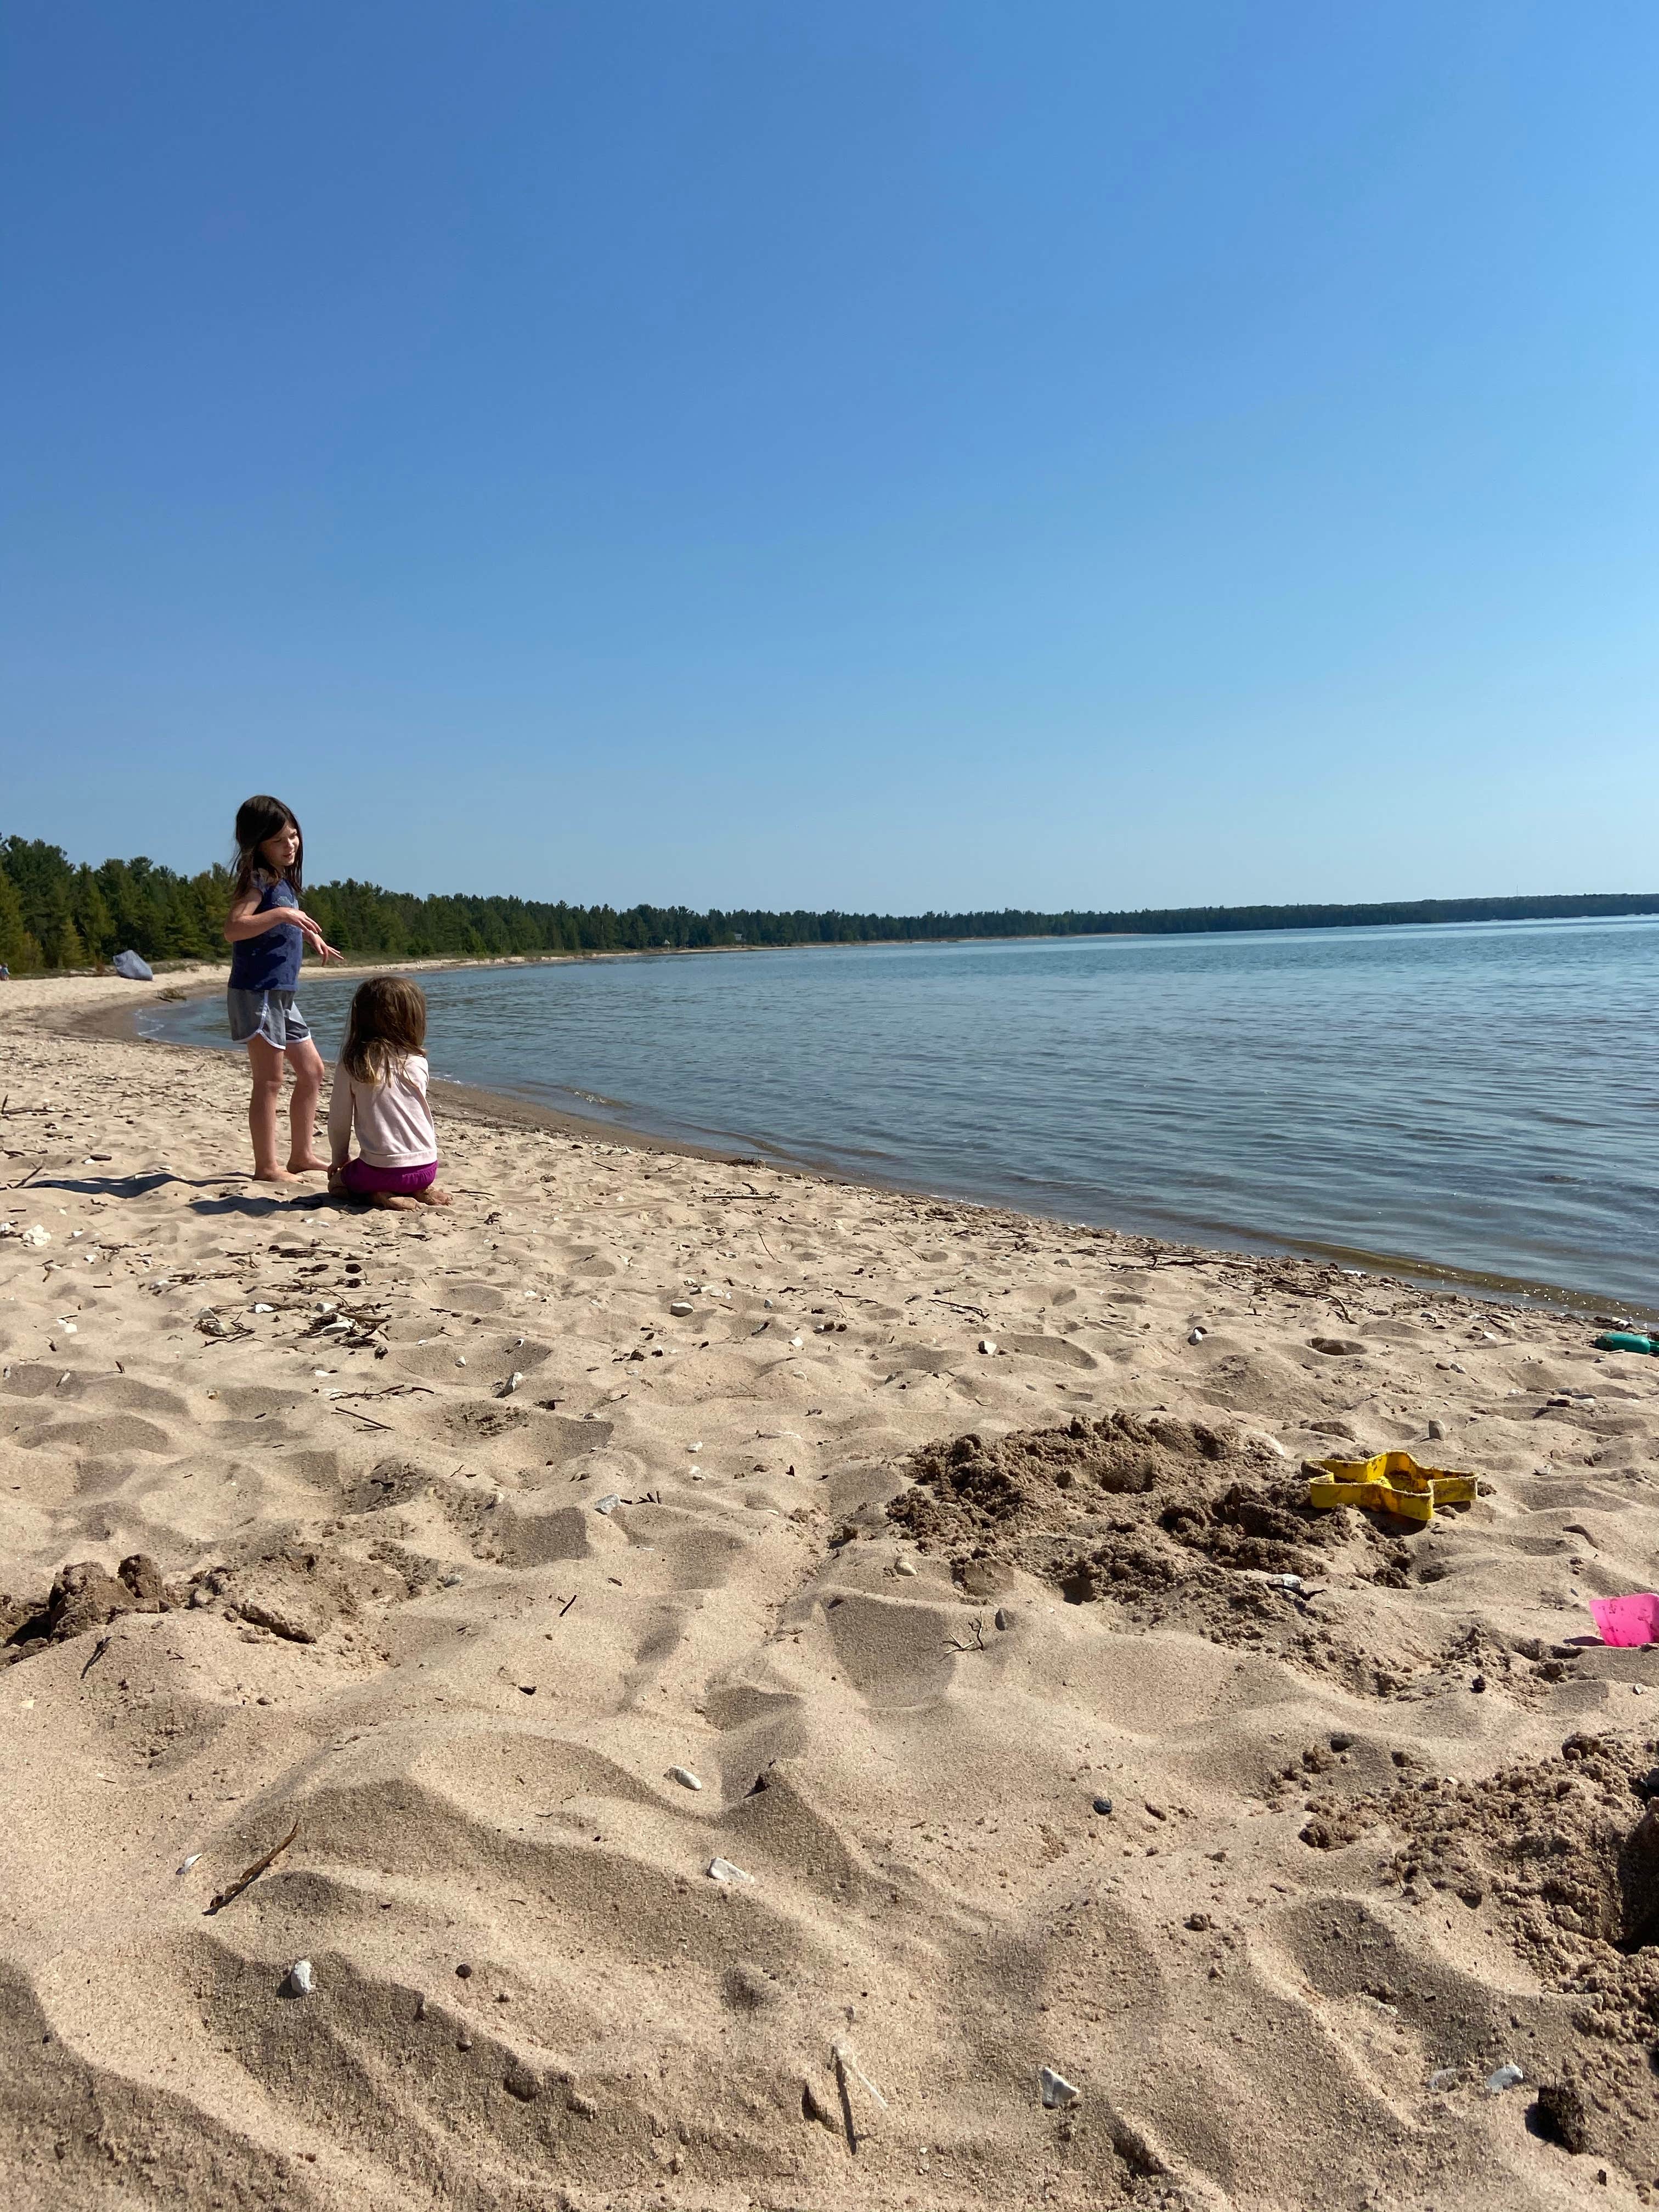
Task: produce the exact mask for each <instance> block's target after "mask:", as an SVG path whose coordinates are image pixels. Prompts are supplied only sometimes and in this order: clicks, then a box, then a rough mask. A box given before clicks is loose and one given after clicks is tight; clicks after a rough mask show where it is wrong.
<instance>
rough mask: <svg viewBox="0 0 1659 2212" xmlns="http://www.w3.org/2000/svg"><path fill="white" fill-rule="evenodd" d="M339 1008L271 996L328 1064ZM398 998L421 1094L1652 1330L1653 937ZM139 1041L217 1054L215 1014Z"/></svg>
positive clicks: (804, 965) (1655, 1192) (591, 977)
mask: <svg viewBox="0 0 1659 2212" xmlns="http://www.w3.org/2000/svg"><path fill="white" fill-rule="evenodd" d="M355 980H357V979H356V978H352V977H343V976H340V975H324V974H323V973H322V971H320V970H318V971H315V972H313V970H311V969H309V968H308V969H307V974H306V977H305V979H304V987H303V989H302V992H301V1004H302V1006H303V1007H304V1009H305V1011H306V1013H307V1018H309V1019H310V1021H311V1022H312V1024H313V1028H314V1030H315V1032H316V1035H317V1038H318V1042H319V1045H320V1046H321V1047H322V1048H323V1050H324V1052H325V1054H327V1055H328V1056H329V1057H330V1058H332V1056H333V1054H334V1052H335V1050H336V1049H337V1046H338V1042H339V1038H340V1035H341V1032H342V1029H343V1019H344V1013H345V1007H346V1002H347V1000H348V999H349V995H350V992H351V989H352V987H353V982H354V981H355ZM421 980H422V982H423V984H424V986H425V988H426V992H427V995H428V1000H429V1002H430V1006H431V1029H430V1036H429V1050H430V1054H431V1058H432V1063H433V1067H434V1071H435V1073H438V1074H441V1075H447V1076H450V1077H453V1078H454V1079H457V1080H459V1081H463V1082H467V1083H473V1084H478V1085H485V1086H487V1087H489V1088H490V1089H493V1090H496V1091H509V1092H512V1093H513V1094H515V1095H517V1096H519V1097H524V1098H527V1099H531V1100H534V1101H537V1102H539V1103H543V1104H546V1105H550V1106H556V1107H560V1108H563V1109H567V1110H569V1111H574V1112H577V1113H580V1114H584V1115H588V1116H589V1117H591V1118H592V1119H595V1120H599V1121H611V1122H612V1123H615V1124H617V1125H619V1126H621V1127H629V1128H635V1129H639V1130H642V1131H648V1132H653V1133H659V1134H661V1135H664V1136H670V1137H681V1138H692V1139H700V1140H702V1141H705V1142H710V1143H714V1144H718V1145H721V1146H732V1147H735V1148H737V1149H739V1150H744V1151H750V1152H757V1153H760V1154H763V1155H767V1156H770V1157H774V1158H782V1159H793V1160H799V1161H809V1162H816V1163H820V1164H828V1165H830V1166H833V1167H836V1168H839V1169H842V1170H847V1171H848V1172H850V1173H852V1174H854V1175H857V1176H862V1177H865V1178H867V1179H871V1180H876V1181H883V1182H894V1183H898V1184H902V1185H904V1186H906V1187H908V1188H916V1189H923V1190H930V1191H936V1192H939V1193H941V1194H947V1195H950V1196H954V1197H961V1198H968V1199H976V1200H987V1201H991V1202H994V1203H999V1204H1005V1205H1009V1206H1018V1207H1021V1208H1024V1210H1026V1211H1028V1212H1037V1213H1047V1214H1055V1215H1060V1216H1062V1217H1064V1218H1066V1219H1069V1220H1075V1221H1087V1222H1103V1223H1109V1224H1111V1225H1114V1226H1116V1227H1120V1228H1128V1229H1139V1230H1146V1231H1152V1232H1153V1233H1154V1234H1157V1235H1159V1236H1163V1237H1174V1238H1176V1239H1181V1240H1187V1241H1192V1242H1197V1243H1218V1244H1228V1245H1243V1246H1247V1247H1250V1248H1254V1249H1281V1250H1297V1251H1304V1252H1314V1253H1320V1254H1334V1255H1337V1256H1339V1257H1340V1258H1341V1259H1343V1260H1344V1261H1346V1262H1347V1263H1348V1264H1352V1265H1356V1266H1362V1267H1363V1266H1367V1265H1370V1264H1377V1265H1384V1266H1389V1267H1398V1268H1403V1269H1405V1270H1407V1271H1408V1272H1413V1273H1419V1274H1421V1273H1425V1272H1426V1273H1434V1272H1437V1271H1445V1272H1446V1273H1449V1274H1452V1275H1454V1276H1456V1277H1462V1278H1468V1279H1476V1280H1480V1281H1486V1282H1487V1283H1490V1284H1491V1285H1492V1286H1493V1287H1495V1288H1497V1287H1503V1288H1527V1289H1535V1290H1537V1291H1541V1292H1543V1293H1546V1294H1549V1293H1558V1292H1567V1293H1577V1294H1580V1295H1582V1296H1584V1297H1589V1299H1591V1300H1593V1301H1595V1300H1599V1301H1601V1302H1603V1303H1605V1304H1607V1305H1608V1306H1609V1307H1610V1308H1613V1307H1616V1308H1618V1309H1619V1310H1621V1311H1623V1310H1635V1309H1637V1308H1638V1307H1640V1308H1650V1307H1651V1306H1653V1305H1654V1304H1656V1303H1659V1060H1656V1039H1659V921H1652V920H1646V919H1644V920H1640V921H1613V922H1540V923H1519V924H1516V923H1510V924H1493V925H1490V926H1483V925H1473V926H1465V927H1449V928H1414V929H1357V930H1318V931H1311V930H1310V931H1300V930H1298V931H1293V932H1292V931H1279V932H1263V933H1256V934H1250V935H1243V934H1240V935H1226V934H1221V935H1216V936H1210V937H1181V938H1173V937H1144V938H1088V939H1058V940H1056V939H1028V940H1025V941H1024V942H1018V941H1017V942H1011V943H990V944H985V943H975V944H964V945H927V946H885V945H884V946H879V947H857V948H849V949H847V950H839V949H837V950H824V951H757V952H748V953H739V954H731V953H725V954H710V955H700V956H686V955H678V956H663V957H647V958H643V959H627V960H593V961H585V962H577V963H569V964H557V965H541V964H531V965H525V966H503V967H492V968H481V969H451V970H448V971H445V972H440V973H435V974H432V975H425V976H423V977H422V979H421ZM147 1026H148V1027H149V1031H150V1033H151V1034H153V1035H158V1036H167V1037H168V1038H170V1039H173V1040H175V1041H178V1042H195V1043H219V1044H224V1043H226V1042H227V1039H226V1035H225V1029H224V1014H223V1007H222V1003H221V1002H220V1001H218V1000H213V1001H206V1002H197V1003H192V1004H190V1005H187V1006H180V1007H179V1008H177V1009H168V1010H167V1012H166V1013H165V1014H164V1015H162V1016H161V1017H159V1018H157V1017H155V1016H152V1017H148V1018H147Z"/></svg>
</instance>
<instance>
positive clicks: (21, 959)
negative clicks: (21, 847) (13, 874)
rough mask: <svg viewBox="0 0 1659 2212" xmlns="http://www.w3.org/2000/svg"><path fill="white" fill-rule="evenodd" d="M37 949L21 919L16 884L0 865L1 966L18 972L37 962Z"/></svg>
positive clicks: (22, 971) (20, 903) (20, 972)
mask: <svg viewBox="0 0 1659 2212" xmlns="http://www.w3.org/2000/svg"><path fill="white" fill-rule="evenodd" d="M31 954H33V956H34V957H33V958H31V957H30V955H31ZM39 957H40V946H39V945H36V943H35V942H34V939H33V938H32V937H31V936H30V935H29V933H28V928H27V924H26V923H25V921H24V920H23V902H22V900H21V898H19V896H17V886H16V884H15V883H13V881H12V879H11V878H10V877H9V875H8V874H7V873H6V872H5V870H4V869H3V868H0V966H3V967H7V968H9V969H11V970H12V972H13V974H14V975H22V974H24V973H25V972H26V971H27V969H30V968H33V967H34V966H35V965H36V964H37V963H38V961H39Z"/></svg>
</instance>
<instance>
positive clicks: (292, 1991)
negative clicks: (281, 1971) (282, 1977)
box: [283, 1959, 315, 1997]
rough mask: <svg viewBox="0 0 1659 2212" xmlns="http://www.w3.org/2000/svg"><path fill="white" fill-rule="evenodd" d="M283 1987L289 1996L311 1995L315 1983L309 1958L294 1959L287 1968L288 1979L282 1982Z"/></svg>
mask: <svg viewBox="0 0 1659 2212" xmlns="http://www.w3.org/2000/svg"><path fill="white" fill-rule="evenodd" d="M283 1987H284V1988H285V1989H286V1990H288V1992H289V1996H296V1997H308V1996H310V1995H311V1992H312V1990H313V1988H314V1987H315V1983H314V1980H313V1976H312V1972H311V1961H310V1960H309V1959H296V1960H295V1961H294V1964H293V1965H292V1966H290V1967H289V1970H288V1980H287V1981H286V1982H285V1983H284V1984H283Z"/></svg>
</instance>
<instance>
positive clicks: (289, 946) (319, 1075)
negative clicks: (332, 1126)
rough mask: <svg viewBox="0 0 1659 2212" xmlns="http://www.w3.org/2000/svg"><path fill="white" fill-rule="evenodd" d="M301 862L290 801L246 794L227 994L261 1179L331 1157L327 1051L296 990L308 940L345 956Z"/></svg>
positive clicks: (239, 825)
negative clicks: (320, 1118)
mask: <svg viewBox="0 0 1659 2212" xmlns="http://www.w3.org/2000/svg"><path fill="white" fill-rule="evenodd" d="M304 866H305V840H304V839H303V838H302V837H301V835H300V825H299V823H297V822H296V821H295V818H294V816H293V813H292V812H291V811H290V810H289V808H288V807H286V806H284V805H283V802H282V800H281V799H271V798H269V797H260V798H258V799H246V800H245V801H244V802H243V804H242V805H240V806H239V807H238V808H237V810H236V886H235V889H234V890H233V891H232V893H231V895H230V914H229V915H228V919H227V921H226V922H225V936H226V939H227V940H228V943H229V944H230V945H231V947H232V948H233V949H232V951H231V956H230V988H229V990H228V993H227V994H226V1003H227V1006H228V1011H229V1014H230V1034H231V1036H233V1037H234V1039H235V1041H236V1042H237V1043H238V1044H245V1045H246V1047H247V1056H248V1060H249V1064H250V1066H252V1071H253V1096H252V1098H251V1099H250V1100H249V1102H248V1109H247V1125H248V1132H249V1134H250V1135H251V1136H252V1139H253V1179H254V1181H255V1182H292V1181H293V1179H294V1177H295V1176H300V1175H307V1174H310V1173H313V1172H314V1171H315V1170H318V1169H320V1168H325V1167H326V1166H327V1165H328V1162H327V1161H326V1160H323V1159H319V1158H318V1157H317V1138H316V1125H317V1101H318V1098H319V1096H320V1095H321V1092H322V1087H323V1060H322V1054H320V1053H319V1051H318V1049H317V1048H316V1046H315V1045H314V1044H313V1042H311V1031H310V1030H308V1029H307V1026H306V1023H305V1018H304V1016H303V1015H302V1014H301V1012H300V1009H299V1008H298V1006H295V1003H294V994H295V987H297V985H298V983H299V981H300V957H301V952H302V951H303V950H304V947H305V945H306V944H307V942H308V943H309V944H310V945H311V947H312V949H313V951H315V952H317V953H319V954H320V956H321V957H322V958H323V959H325V960H337V959H338V958H339V957H340V956H339V954H338V953H337V951H335V950H334V947H333V946H332V945H329V944H326V943H325V941H324V939H323V933H322V931H321V930H320V929H319V928H318V927H317V925H316V923H315V922H314V921H313V920H312V919H311V916H310V915H308V914H302V913H301V910H300V892H301V881H302V877H303V872H304ZM285 1060H286V1062H287V1063H288V1065H289V1067H291V1068H292V1069H293V1071H294V1096H293V1098H292V1099H291V1100H290V1101H289V1109H288V1126H289V1152H288V1165H287V1166H286V1167H284V1166H283V1164H282V1162H281V1161H280V1160H279V1159H278V1158H277V1150H276V1109H277V1106H278V1104H279V1103H280V1102H281V1100H282V1096H283V1062H284V1061H285Z"/></svg>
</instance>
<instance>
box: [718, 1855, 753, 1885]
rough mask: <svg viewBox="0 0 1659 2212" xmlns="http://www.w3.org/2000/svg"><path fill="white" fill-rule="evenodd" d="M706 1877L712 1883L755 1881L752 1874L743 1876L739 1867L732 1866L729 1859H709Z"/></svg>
mask: <svg viewBox="0 0 1659 2212" xmlns="http://www.w3.org/2000/svg"><path fill="white" fill-rule="evenodd" d="M708 1875H709V1879H710V1880H711V1881H753V1880H754V1879H755V1877H754V1875H752V1874H745V1873H744V1870H743V1869H742V1868H741V1867H740V1866H733V1865H732V1862H731V1860H730V1859H720V1858H714V1859H710V1860H709V1862H708Z"/></svg>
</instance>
